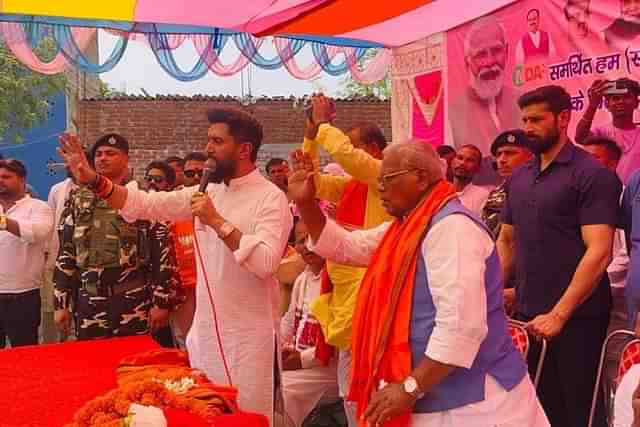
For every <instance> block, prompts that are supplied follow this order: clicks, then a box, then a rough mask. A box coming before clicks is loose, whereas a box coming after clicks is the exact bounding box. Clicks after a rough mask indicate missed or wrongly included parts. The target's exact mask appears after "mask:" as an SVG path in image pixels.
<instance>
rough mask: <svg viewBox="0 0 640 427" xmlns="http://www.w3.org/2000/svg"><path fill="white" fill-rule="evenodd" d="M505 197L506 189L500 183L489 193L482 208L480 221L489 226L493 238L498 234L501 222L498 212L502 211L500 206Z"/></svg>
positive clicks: (502, 204)
mask: <svg viewBox="0 0 640 427" xmlns="http://www.w3.org/2000/svg"><path fill="white" fill-rule="evenodd" d="M506 199H507V191H506V189H505V185H504V184H501V185H499V186H498V187H497V188H496V189H495V190H493V191H492V192H491V193H489V197H488V198H487V202H486V203H485V204H484V207H483V208H482V221H484V223H485V224H486V225H487V227H489V230H491V232H492V233H493V237H494V239H497V238H498V235H499V234H500V226H501V225H502V222H501V221H500V212H502V207H503V206H504V202H505V200H506Z"/></svg>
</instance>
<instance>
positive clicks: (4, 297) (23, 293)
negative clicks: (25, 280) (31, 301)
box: [0, 289, 40, 301]
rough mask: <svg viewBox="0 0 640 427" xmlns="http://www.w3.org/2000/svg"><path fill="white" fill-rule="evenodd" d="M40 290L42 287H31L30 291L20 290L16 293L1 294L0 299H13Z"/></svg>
mask: <svg viewBox="0 0 640 427" xmlns="http://www.w3.org/2000/svg"><path fill="white" fill-rule="evenodd" d="M39 292H40V289H31V290H30V291H26V292H18V293H15V294H0V301H13V300H17V299H19V298H22V297H26V296H29V295H33V294H36V293H39Z"/></svg>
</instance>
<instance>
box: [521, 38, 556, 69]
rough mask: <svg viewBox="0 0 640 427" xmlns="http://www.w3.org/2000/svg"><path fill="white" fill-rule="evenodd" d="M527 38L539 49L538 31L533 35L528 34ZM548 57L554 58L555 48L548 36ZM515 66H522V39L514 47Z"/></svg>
mask: <svg viewBox="0 0 640 427" xmlns="http://www.w3.org/2000/svg"><path fill="white" fill-rule="evenodd" d="M528 34H529V37H531V41H532V42H533V45H534V46H535V47H536V48H538V47H540V31H536V32H535V33H528ZM549 56H550V57H552V58H553V57H554V56H556V47H555V45H554V44H553V39H552V38H551V35H550V34H549ZM516 64H524V48H523V47H522V39H521V40H519V41H518V44H517V45H516Z"/></svg>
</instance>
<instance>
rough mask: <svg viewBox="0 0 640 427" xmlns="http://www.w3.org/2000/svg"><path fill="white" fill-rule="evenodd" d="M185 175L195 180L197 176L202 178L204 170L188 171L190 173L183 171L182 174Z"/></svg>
mask: <svg viewBox="0 0 640 427" xmlns="http://www.w3.org/2000/svg"><path fill="white" fill-rule="evenodd" d="M182 173H183V174H184V176H186V177H187V178H193V177H195V176H196V175H197V176H202V169H192V170H188V171H183V172H182Z"/></svg>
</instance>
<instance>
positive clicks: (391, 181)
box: [378, 140, 444, 217]
mask: <svg viewBox="0 0 640 427" xmlns="http://www.w3.org/2000/svg"><path fill="white" fill-rule="evenodd" d="M442 179H444V173H443V170H442V165H441V163H440V156H438V153H437V152H436V150H435V149H434V148H433V147H432V146H431V145H430V144H429V143H427V142H425V141H420V140H410V141H406V142H399V143H395V144H391V145H390V146H388V147H387V148H386V149H385V150H384V155H383V159H382V165H381V167H380V178H379V185H378V192H379V193H380V199H381V200H382V204H383V206H384V207H385V209H386V210H387V212H389V214H390V215H393V216H395V217H403V216H405V215H407V214H408V213H409V212H411V211H412V210H413V209H414V208H415V207H416V206H417V205H418V203H419V202H420V200H422V198H423V197H424V195H425V194H426V193H427V192H429V191H430V189H431V188H432V187H433V185H434V184H436V183H437V182H438V181H440V180H442Z"/></svg>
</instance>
